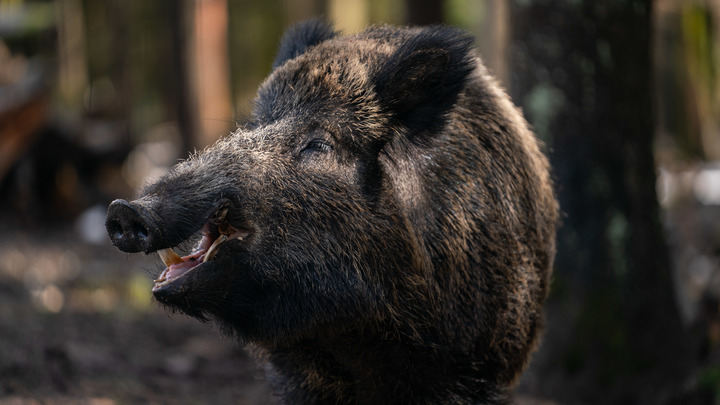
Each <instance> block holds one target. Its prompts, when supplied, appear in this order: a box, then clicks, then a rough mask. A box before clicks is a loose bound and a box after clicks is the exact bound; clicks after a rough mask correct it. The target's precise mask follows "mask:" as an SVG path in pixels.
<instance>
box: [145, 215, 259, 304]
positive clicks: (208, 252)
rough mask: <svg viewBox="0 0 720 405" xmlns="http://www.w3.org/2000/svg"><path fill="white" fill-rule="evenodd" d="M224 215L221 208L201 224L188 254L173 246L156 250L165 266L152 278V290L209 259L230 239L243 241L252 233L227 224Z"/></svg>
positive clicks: (170, 281)
mask: <svg viewBox="0 0 720 405" xmlns="http://www.w3.org/2000/svg"><path fill="white" fill-rule="evenodd" d="M226 216H227V209H224V210H221V211H219V212H218V214H216V216H215V218H213V219H211V220H210V221H209V222H208V223H206V224H205V225H204V226H203V228H202V237H201V238H200V241H199V242H198V244H197V246H196V247H195V249H194V250H193V252H192V253H190V254H189V255H187V256H182V257H181V256H180V255H178V254H177V253H176V252H175V251H174V250H173V248H167V249H161V250H158V251H157V253H158V255H159V256H160V259H161V260H162V261H163V263H165V266H166V267H165V270H163V271H162V273H160V276H159V277H158V278H157V279H156V280H154V281H155V285H154V286H153V291H156V290H158V289H160V288H161V287H163V286H166V285H168V284H170V283H172V282H174V281H176V280H177V279H179V278H180V277H182V276H184V275H185V274H187V273H188V272H190V271H192V270H194V269H195V268H197V267H199V266H201V265H202V264H204V263H206V262H208V261H211V260H212V259H213V258H214V257H215V255H216V254H217V252H218V251H219V250H220V248H221V246H222V245H223V244H225V243H227V242H229V241H231V240H240V241H243V240H245V238H247V237H248V236H249V235H250V234H252V231H251V230H249V229H246V228H241V229H238V228H235V227H233V226H231V225H229V224H228V223H227V222H225V217H226Z"/></svg>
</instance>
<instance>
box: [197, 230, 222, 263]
mask: <svg viewBox="0 0 720 405" xmlns="http://www.w3.org/2000/svg"><path fill="white" fill-rule="evenodd" d="M227 238H228V237H227V235H220V237H219V238H217V239H216V240H215V242H213V244H212V245H210V248H209V249H208V250H207V253H205V257H204V258H203V263H205V262H206V261H208V260H210V259H212V258H213V257H215V254H216V253H217V250H218V246H220V245H221V244H222V243H223V242H225V241H226V240H227Z"/></svg>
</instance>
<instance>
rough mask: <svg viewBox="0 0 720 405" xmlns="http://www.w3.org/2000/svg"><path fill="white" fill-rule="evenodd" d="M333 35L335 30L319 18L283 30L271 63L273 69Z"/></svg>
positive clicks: (335, 34) (335, 33)
mask: <svg viewBox="0 0 720 405" xmlns="http://www.w3.org/2000/svg"><path fill="white" fill-rule="evenodd" d="M335 36H337V32H335V30H334V29H333V27H332V25H330V24H328V23H326V22H325V21H323V20H322V19H320V18H313V19H310V20H306V21H302V22H300V23H298V24H295V25H294V26H292V27H290V28H288V29H287V31H285V34H284V35H283V37H282V39H281V40H280V49H279V50H278V53H277V55H275V60H274V61H273V64H272V68H273V70H274V69H275V68H276V67H278V66H280V65H282V64H283V63H285V62H286V61H288V60H290V59H293V58H295V57H297V56H299V55H302V54H303V53H305V51H306V50H307V48H309V47H311V46H313V45H317V44H319V43H321V42H323V41H326V40H328V39H331V38H334V37H335Z"/></svg>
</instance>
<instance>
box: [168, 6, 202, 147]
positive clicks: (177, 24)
mask: <svg viewBox="0 0 720 405" xmlns="http://www.w3.org/2000/svg"><path fill="white" fill-rule="evenodd" d="M167 8H168V10H169V12H170V24H171V27H172V37H171V41H172V47H171V48H172V49H171V58H172V66H173V67H174V68H173V69H170V72H168V74H171V75H172V76H173V77H172V79H173V85H172V87H171V89H172V90H171V91H172V93H173V94H172V100H173V104H174V109H175V115H176V120H177V123H178V132H179V134H180V139H181V140H182V145H181V150H182V151H183V157H184V156H185V155H186V152H190V151H192V150H193V149H194V148H195V147H196V146H197V144H196V142H195V134H197V132H198V127H199V124H198V110H197V105H196V104H195V102H194V100H195V97H196V92H195V91H194V87H193V85H192V80H191V75H190V70H191V69H190V67H191V64H190V55H189V50H190V49H192V30H191V29H190V28H191V24H190V21H192V15H193V10H192V7H191V4H190V3H189V2H188V1H187V0H177V1H176V0H170V1H168V2H167Z"/></svg>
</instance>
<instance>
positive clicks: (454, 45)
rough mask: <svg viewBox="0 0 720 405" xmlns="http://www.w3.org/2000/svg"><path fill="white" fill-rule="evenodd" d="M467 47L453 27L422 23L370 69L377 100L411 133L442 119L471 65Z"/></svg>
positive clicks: (464, 36) (467, 39) (470, 41)
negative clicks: (385, 59)
mask: <svg viewBox="0 0 720 405" xmlns="http://www.w3.org/2000/svg"><path fill="white" fill-rule="evenodd" d="M472 47H473V38H472V37H471V36H469V35H468V34H466V33H464V32H463V31H460V30H458V29H455V28H449V27H428V28H425V29H423V30H422V31H420V33H418V34H417V35H416V36H415V37H414V38H412V39H410V40H409V41H407V42H406V43H404V44H403V45H401V46H400V47H399V48H398V49H397V50H395V52H394V53H393V54H392V55H391V56H390V57H389V58H388V62H387V64H386V65H385V66H383V67H381V68H380V70H379V71H378V72H377V73H376V74H375V75H374V80H373V81H374V84H375V91H376V92H377V95H378V97H379V99H380V103H381V105H382V106H385V107H386V108H388V109H389V110H390V112H391V114H392V115H393V116H394V118H395V119H396V120H398V121H399V122H400V123H401V124H402V125H404V126H405V127H407V128H408V129H410V131H411V132H413V133H419V132H421V131H424V130H428V129H430V130H432V128H433V127H437V126H440V125H443V118H444V116H445V113H446V112H447V111H448V110H449V109H450V108H451V107H452V106H453V104H455V102H456V101H457V98H458V95H459V94H460V92H461V91H462V89H463V87H464V86H465V83H466V81H467V78H468V76H469V75H470V73H471V72H472V71H473V70H474V69H475V62H474V58H473V55H472Z"/></svg>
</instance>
